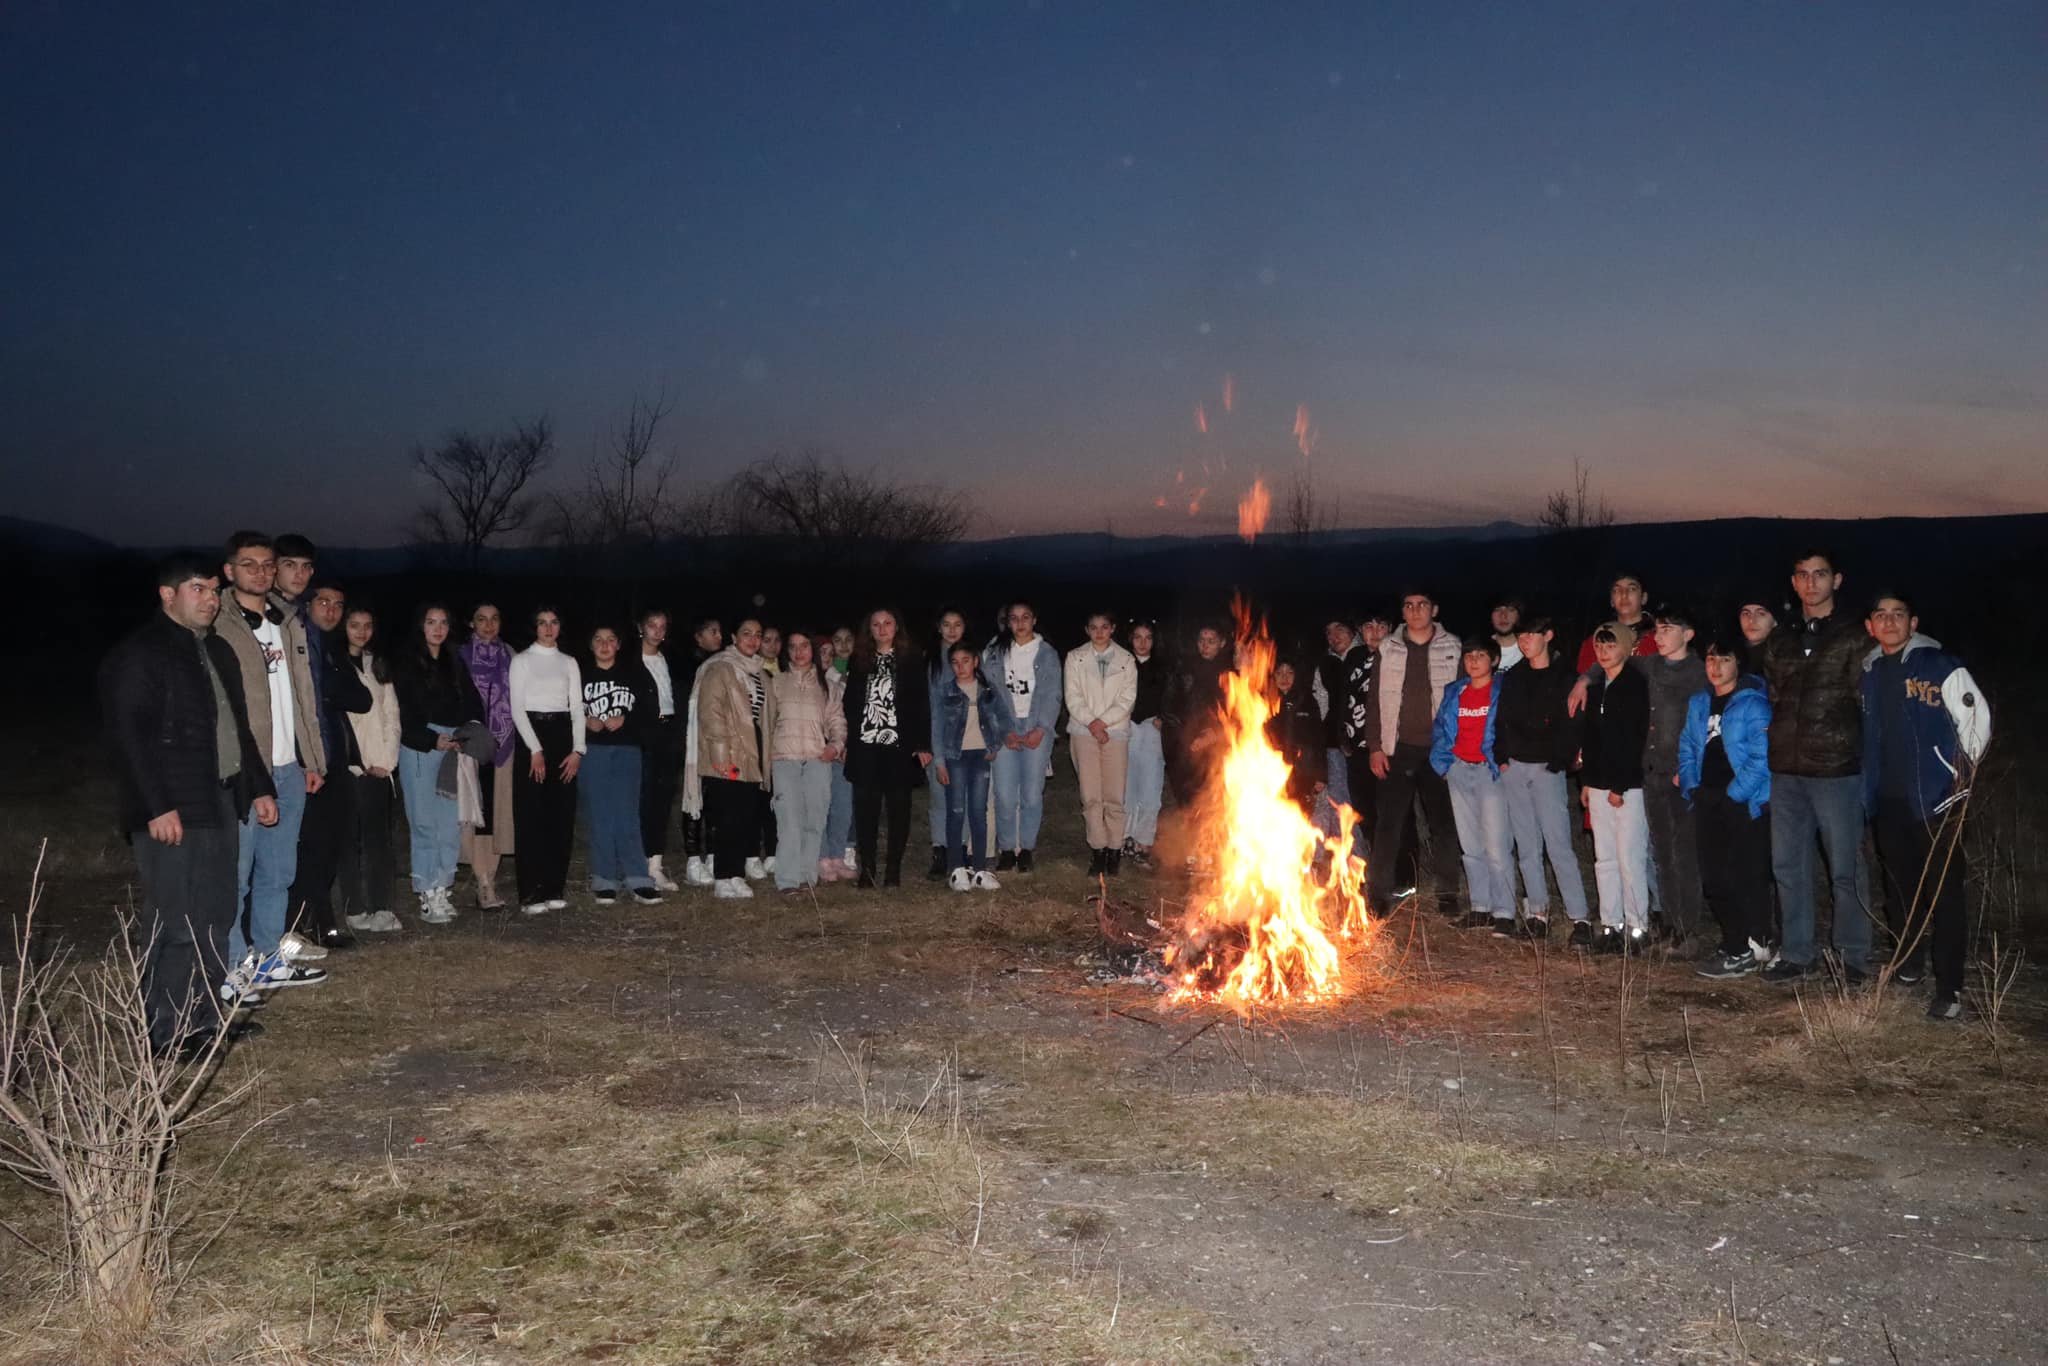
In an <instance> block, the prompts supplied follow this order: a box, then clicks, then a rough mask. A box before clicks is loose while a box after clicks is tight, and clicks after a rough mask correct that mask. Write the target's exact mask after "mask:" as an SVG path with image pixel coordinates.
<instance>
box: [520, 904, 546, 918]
mask: <svg viewBox="0 0 2048 1366" xmlns="http://www.w3.org/2000/svg"><path fill="white" fill-rule="evenodd" d="M519 913H520V914H521V915H546V914H547V913H548V903H547V902H545V901H529V902H527V903H526V904H525V905H524V906H521V907H520V908H519Z"/></svg>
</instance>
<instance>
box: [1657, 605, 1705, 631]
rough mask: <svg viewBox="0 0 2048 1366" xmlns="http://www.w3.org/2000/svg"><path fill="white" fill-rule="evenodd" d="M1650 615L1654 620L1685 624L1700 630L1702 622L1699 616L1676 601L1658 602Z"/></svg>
mask: <svg viewBox="0 0 2048 1366" xmlns="http://www.w3.org/2000/svg"><path fill="white" fill-rule="evenodd" d="M1650 617H1651V619H1652V620H1653V621H1658V622H1662V623H1663V624H1665V625H1667V626H1683V627H1685V628H1687V629H1688V630H1698V629H1699V624H1700V623H1699V618H1697V617H1695V616H1694V615H1693V614H1692V612H1691V611H1690V610H1689V609H1688V608H1685V607H1683V606H1681V605H1679V604H1678V603H1675V602H1660V603H1658V604H1657V606H1656V608H1655V610H1653V611H1652V612H1651V613H1650Z"/></svg>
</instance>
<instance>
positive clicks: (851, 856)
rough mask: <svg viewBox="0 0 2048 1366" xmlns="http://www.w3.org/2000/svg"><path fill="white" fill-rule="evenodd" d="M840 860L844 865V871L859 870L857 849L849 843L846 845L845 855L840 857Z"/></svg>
mask: <svg viewBox="0 0 2048 1366" xmlns="http://www.w3.org/2000/svg"><path fill="white" fill-rule="evenodd" d="M840 862H841V863H844V864H845V865H846V871H847V872H849V873H857V872H859V871H860V858H859V857H858V851H856V850H855V849H854V847H853V846H852V845H850V844H849V845H847V846H846V857H845V858H843V859H841V860H840Z"/></svg>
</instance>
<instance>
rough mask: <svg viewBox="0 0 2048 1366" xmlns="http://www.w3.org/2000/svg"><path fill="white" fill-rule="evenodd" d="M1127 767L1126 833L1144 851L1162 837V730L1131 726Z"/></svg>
mask: <svg viewBox="0 0 2048 1366" xmlns="http://www.w3.org/2000/svg"><path fill="white" fill-rule="evenodd" d="M1124 763H1125V768H1124V834H1125V835H1126V836H1127V837H1129V839H1130V841H1131V843H1132V844H1135V845H1137V846H1138V847H1139V848H1140V849H1150V848H1151V847H1152V841H1154V840H1156V839H1157V838H1159V803H1160V799H1161V796H1162V794H1163V793H1164V792H1165V791H1166V748H1165V746H1164V744H1162V743H1161V739H1160V734H1159V727H1157V726H1155V725H1153V724H1152V723H1151V722H1150V721H1140V722H1138V723H1137V724H1135V725H1133V726H1132V727H1131V748H1130V751H1129V753H1128V754H1127V755H1126V756H1125V760H1124Z"/></svg>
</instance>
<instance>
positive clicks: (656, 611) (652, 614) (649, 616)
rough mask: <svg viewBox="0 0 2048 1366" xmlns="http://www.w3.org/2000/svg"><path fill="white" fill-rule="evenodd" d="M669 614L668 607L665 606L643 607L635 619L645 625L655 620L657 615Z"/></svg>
mask: <svg viewBox="0 0 2048 1366" xmlns="http://www.w3.org/2000/svg"><path fill="white" fill-rule="evenodd" d="M667 615H668V609H667V608H665V607H643V608H641V609H640V615H639V616H638V617H636V618H635V619H634V620H635V621H636V622H637V623H638V624H639V625H641V626H645V625H647V623H648V622H650V621H652V620H654V619H655V618H656V617H665V616H667Z"/></svg>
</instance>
